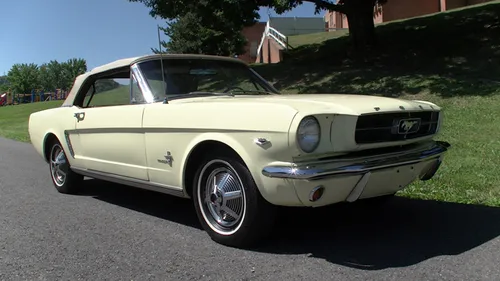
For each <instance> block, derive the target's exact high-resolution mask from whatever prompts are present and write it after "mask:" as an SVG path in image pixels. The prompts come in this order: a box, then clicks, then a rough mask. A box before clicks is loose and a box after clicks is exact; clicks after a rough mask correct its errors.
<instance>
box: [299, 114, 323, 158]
mask: <svg viewBox="0 0 500 281" xmlns="http://www.w3.org/2000/svg"><path fill="white" fill-rule="evenodd" d="M320 137H321V132H320V128H319V122H318V120H317V119H316V118H314V117H312V116H308V117H306V118H304V119H302V121H300V124H299V128H298V130H297V142H298V144H299V147H300V149H302V151H304V152H306V153H311V152H313V151H314V150H315V149H316V148H317V147H318V145H319V140H320Z"/></svg>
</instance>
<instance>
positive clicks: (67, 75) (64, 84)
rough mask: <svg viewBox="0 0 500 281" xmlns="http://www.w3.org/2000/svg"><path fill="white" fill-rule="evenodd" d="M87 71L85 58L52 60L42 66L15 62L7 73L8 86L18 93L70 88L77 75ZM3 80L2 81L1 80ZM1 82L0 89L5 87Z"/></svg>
mask: <svg viewBox="0 0 500 281" xmlns="http://www.w3.org/2000/svg"><path fill="white" fill-rule="evenodd" d="M86 71H87V62H86V61H85V60H84V59H77V58H73V59H69V60H67V61H66V62H62V63H59V62H58V61H57V60H51V61H50V62H49V63H44V64H42V65H40V66H38V65H36V64H34V63H30V64H15V65H13V66H12V68H11V69H10V71H9V73H8V75H7V82H8V86H9V87H10V88H11V89H12V90H13V91H14V92H16V93H26V94H27V93H30V92H31V90H32V89H40V90H44V91H53V90H55V89H63V90H69V88H71V86H72V84H73V81H74V79H75V78H76V76H78V75H80V74H83V73H85V72H86ZM0 82H1V81H0ZM2 85H5V83H0V87H1V88H0V89H3V88H5V86H2Z"/></svg>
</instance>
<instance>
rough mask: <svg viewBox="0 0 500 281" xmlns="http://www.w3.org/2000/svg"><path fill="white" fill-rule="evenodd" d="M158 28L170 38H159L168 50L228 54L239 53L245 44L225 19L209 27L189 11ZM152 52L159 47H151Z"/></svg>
mask: <svg viewBox="0 0 500 281" xmlns="http://www.w3.org/2000/svg"><path fill="white" fill-rule="evenodd" d="M160 29H161V30H163V32H164V33H165V35H167V36H169V37H170V41H168V42H165V41H162V42H161V44H162V46H163V48H164V50H165V49H166V52H168V53H178V54H186V53H191V54H209V55H221V56H229V55H235V54H240V53H242V52H243V48H244V46H245V44H246V39H245V38H244V37H243V35H242V34H241V32H240V30H235V28H234V25H232V24H227V22H226V24H225V25H222V24H221V25H220V27H219V28H217V29H213V27H212V26H210V24H207V23H204V20H203V19H202V18H200V17H199V16H198V15H196V14H194V13H192V12H188V13H186V14H184V15H183V16H181V17H180V18H179V19H178V20H176V21H174V22H171V23H169V24H168V27H166V28H163V27H160ZM164 50H162V51H164ZM153 52H154V53H159V52H160V50H159V49H155V48H153Z"/></svg>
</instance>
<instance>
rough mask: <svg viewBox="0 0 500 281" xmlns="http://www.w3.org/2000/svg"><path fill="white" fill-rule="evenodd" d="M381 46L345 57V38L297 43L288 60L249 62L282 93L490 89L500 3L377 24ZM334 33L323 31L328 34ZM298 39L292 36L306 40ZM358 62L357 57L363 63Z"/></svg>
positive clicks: (497, 55) (494, 80)
mask: <svg viewBox="0 0 500 281" xmlns="http://www.w3.org/2000/svg"><path fill="white" fill-rule="evenodd" d="M376 30H377V34H378V38H379V41H380V46H379V49H378V50H375V51H373V52H372V53H366V54H365V58H364V60H359V59H358V60H352V59H349V57H350V54H349V50H350V48H349V43H348V41H349V40H348V38H347V36H342V37H339V38H337V39H330V40H326V41H323V42H321V41H322V40H321V38H320V37H319V35H320V34H319V35H318V34H315V35H310V36H313V37H314V38H315V39H314V41H315V42H319V43H315V44H306V45H302V46H298V47H296V48H295V49H294V50H291V51H289V52H288V53H287V54H286V55H285V57H286V58H285V61H283V62H281V63H279V64H274V65H254V69H255V70H257V71H258V72H259V73H260V74H262V75H263V76H264V77H265V78H267V79H269V80H271V81H273V82H276V83H277V84H276V86H277V87H278V88H279V89H281V90H283V91H284V92H298V93H322V92H335V93H339V92H343V93H353V92H354V93H369V94H373V93H376V94H383V95H388V96H399V95H404V94H417V93H423V92H427V93H431V94H435V95H439V96H442V97H450V96H457V95H490V94H494V93H498V92H499V88H500V82H499V81H500V1H494V2H490V3H487V4H482V5H478V6H471V7H469V8H465V9H460V10H455V11H450V12H446V13H439V14H434V15H430V16H426V17H420V18H414V19H410V20H405V21H399V22H393V23H387V24H383V25H380V26H378V27H377V28H376ZM331 36H332V35H331V34H328V33H327V32H324V37H325V39H327V38H329V37H331ZM303 39H304V38H300V37H299V38H295V39H294V40H292V41H295V42H308V40H303ZM360 61H361V62H360Z"/></svg>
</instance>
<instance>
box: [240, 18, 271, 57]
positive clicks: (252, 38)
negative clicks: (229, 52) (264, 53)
mask: <svg viewBox="0 0 500 281" xmlns="http://www.w3.org/2000/svg"><path fill="white" fill-rule="evenodd" d="M265 29H266V23H265V22H258V23H256V24H255V25H253V26H250V27H246V28H244V29H243V30H242V31H241V33H242V34H243V36H245V38H246V39H247V41H248V42H247V45H246V46H245V53H243V54H241V55H239V56H238V57H239V59H241V60H243V61H245V62H247V63H250V62H255V59H256V57H255V56H251V54H250V48H251V47H252V45H253V46H254V47H255V48H257V47H258V46H259V44H260V39H261V38H262V34H263V33H264V30H265Z"/></svg>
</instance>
